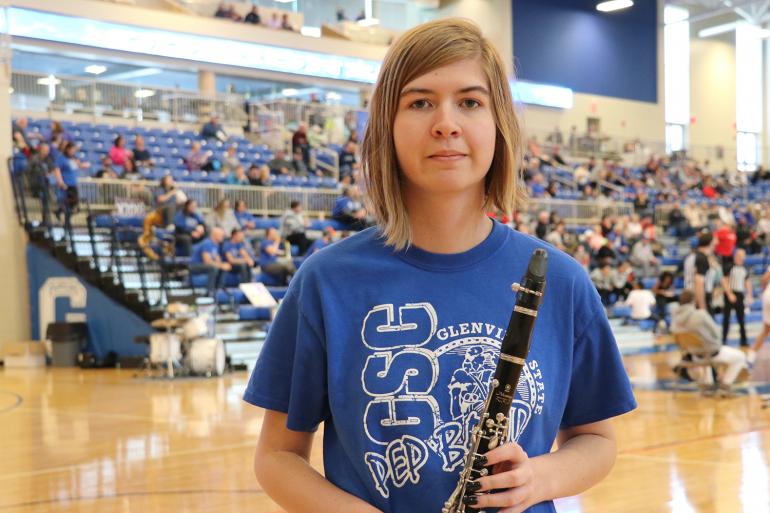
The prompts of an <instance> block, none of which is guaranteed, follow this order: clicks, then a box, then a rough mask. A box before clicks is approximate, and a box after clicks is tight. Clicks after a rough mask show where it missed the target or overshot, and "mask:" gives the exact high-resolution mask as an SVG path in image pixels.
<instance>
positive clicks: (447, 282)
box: [244, 222, 636, 513]
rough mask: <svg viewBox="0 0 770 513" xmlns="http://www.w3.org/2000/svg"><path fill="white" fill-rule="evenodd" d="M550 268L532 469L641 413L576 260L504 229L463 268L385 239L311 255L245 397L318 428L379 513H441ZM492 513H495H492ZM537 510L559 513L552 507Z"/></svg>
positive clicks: (522, 438)
mask: <svg viewBox="0 0 770 513" xmlns="http://www.w3.org/2000/svg"><path fill="white" fill-rule="evenodd" d="M536 248H543V249H545V250H546V251H547V252H548V257H549V260H550V263H549V267H548V273H547V284H546V289H545V295H544V299H543V303H542V306H541V307H540V311H539V314H538V319H537V323H536V324H535V329H534V333H533V336H532V348H531V351H530V354H529V356H528V358H527V365H526V366H525V367H524V369H523V371H522V375H521V379H520V382H519V384H518V388H517V393H516V398H515V401H514V404H513V407H512V412H511V419H512V425H511V436H512V438H514V439H516V440H517V441H518V443H519V444H520V445H521V446H522V447H523V448H524V450H525V451H526V452H527V454H529V456H531V457H534V456H537V455H541V454H545V453H548V452H549V451H550V450H551V447H552V445H553V442H554V439H555V437H556V435H557V432H558V430H559V428H564V427H570V426H577V425H581V424H587V423H591V422H597V421H600V420H603V419H607V418H610V417H614V416H616V415H620V414H622V413H625V412H627V411H630V410H632V409H633V408H635V406H636V402H635V400H634V396H633V394H632V392H631V387H630V384H629V381H628V377H627V375H626V373H625V370H624V368H623V364H622V362H621V359H620V354H619V351H618V349H617V345H616V342H615V339H614V337H613V334H612V331H611V329H610V326H609V323H608V321H607V317H606V315H605V312H604V309H603V307H602V304H601V301H600V299H599V296H598V294H597V292H596V288H595V287H594V286H593V285H592V283H591V281H590V280H589V278H588V276H587V274H586V273H585V271H584V270H583V269H582V268H581V267H580V265H579V264H578V263H577V262H576V261H575V260H574V259H572V258H571V257H570V256H568V255H567V254H565V253H563V252H560V251H558V250H555V249H554V248H553V247H551V246H550V245H548V244H546V243H544V242H542V241H539V240H537V239H535V238H533V237H530V236H527V235H523V234H520V233H518V232H514V231H513V230H511V229H510V228H508V227H506V226H505V225H502V224H500V223H497V222H495V223H494V228H493V230H492V231H491V233H490V235H489V236H488V237H487V238H486V239H485V240H484V241H483V242H482V243H481V244H479V245H478V246H476V247H475V248H473V249H471V250H469V251H467V252H464V253H459V254H451V255H446V254H444V255H441V254H434V253H428V252H426V251H423V250H420V249H419V248H416V247H411V248H409V249H408V250H405V251H400V252H395V251H394V250H393V249H392V248H391V247H387V246H385V245H384V243H383V241H382V239H381V238H380V237H379V232H377V231H376V228H370V229H367V230H364V231H362V232H360V233H359V234H357V235H354V236H352V237H349V238H347V239H344V240H342V241H340V242H337V243H335V244H333V245H331V246H330V247H329V248H328V249H325V250H324V251H321V252H319V253H317V254H315V255H312V256H310V257H309V258H308V259H307V260H306V261H305V262H304V263H303V264H302V267H301V268H300V270H299V272H298V273H297V274H296V275H295V276H294V278H293V279H292V281H291V284H290V286H289V289H288V291H287V294H286V297H285V299H284V301H283V303H282V304H281V306H280V307H279V309H278V312H277V315H276V318H275V320H274V322H273V324H272V326H271V328H270V331H269V333H268V336H267V341H266V343H265V346H264V348H263V350H262V353H261V355H260V357H259V359H258V361H257V364H256V367H255V368H254V372H253V374H252V375H251V379H250V381H249V384H248V387H247V389H246V392H245V394H244V399H245V400H246V401H247V402H249V403H251V404H254V405H257V406H261V407H263V408H268V409H271V410H276V411H281V412H285V413H287V414H288V421H287V427H288V428H289V429H292V430H295V431H306V432H310V431H313V430H315V429H316V428H317V426H318V425H319V424H320V423H321V422H324V423H325V426H324V469H325V474H326V478H327V479H328V480H329V481H331V482H332V483H333V484H335V485H336V486H338V487H340V488H341V489H343V490H345V491H347V492H349V493H351V494H353V495H355V496H357V497H360V498H361V499H363V500H365V501H367V502H368V503H370V504H372V505H373V506H375V507H376V508H378V509H380V510H381V511H383V512H385V513H402V512H405V511H421V512H422V511H424V512H431V511H441V507H442V505H443V502H444V501H445V500H446V499H447V498H448V497H449V495H450V493H451V492H452V491H453V490H454V487H455V485H456V484H457V480H458V477H459V476H458V474H459V472H460V470H461V466H462V463H463V458H464V455H465V452H466V451H467V445H468V432H469V431H470V429H469V428H470V427H471V426H472V425H474V424H475V423H476V421H477V418H478V412H479V411H480V410H481V409H482V408H483V401H484V400H485V398H486V396H487V391H488V387H489V381H490V379H491V377H492V375H493V373H494V369H495V366H496V364H497V359H498V355H499V348H500V341H501V340H502V338H503V336H504V333H505V329H506V327H507V326H508V321H509V319H510V316H511V311H512V308H513V305H514V303H515V295H514V293H513V292H512V291H511V284H512V283H514V282H518V281H520V279H521V277H522V275H523V274H524V271H525V269H526V266H527V263H528V261H529V258H530V256H531V255H532V251H533V250H534V249H536ZM490 511H491V510H490ZM528 511H530V512H538V513H544V512H554V511H555V509H554V506H553V503H552V502H546V503H542V504H539V505H536V506H534V507H532V508H530V509H529V510H528Z"/></svg>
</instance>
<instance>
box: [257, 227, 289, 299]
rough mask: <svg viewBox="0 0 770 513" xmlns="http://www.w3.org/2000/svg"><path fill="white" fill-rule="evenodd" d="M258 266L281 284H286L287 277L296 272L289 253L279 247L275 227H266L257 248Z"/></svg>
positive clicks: (278, 238) (278, 236)
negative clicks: (263, 236)
mask: <svg viewBox="0 0 770 513" xmlns="http://www.w3.org/2000/svg"><path fill="white" fill-rule="evenodd" d="M259 268H260V270H261V271H262V272H263V273H265V274H268V275H270V276H272V277H273V278H275V279H276V280H278V282H279V283H280V284H281V285H288V283H289V278H291V276H292V275H293V274H294V273H295V272H296V268H295V267H294V262H292V260H291V255H287V254H286V252H285V251H284V250H283V249H282V248H281V235H280V234H279V233H278V230H276V229H275V228H272V227H271V228H268V229H267V232H266V233H265V238H264V239H263V240H262V243H261V244H260V248H259Z"/></svg>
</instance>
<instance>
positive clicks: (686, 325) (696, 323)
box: [671, 289, 746, 387]
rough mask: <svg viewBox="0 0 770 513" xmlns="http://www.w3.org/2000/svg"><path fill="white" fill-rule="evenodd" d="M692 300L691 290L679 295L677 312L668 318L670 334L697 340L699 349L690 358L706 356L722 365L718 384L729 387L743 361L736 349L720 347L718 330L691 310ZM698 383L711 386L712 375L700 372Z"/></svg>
mask: <svg viewBox="0 0 770 513" xmlns="http://www.w3.org/2000/svg"><path fill="white" fill-rule="evenodd" d="M694 299H695V294H694V293H693V291H692V290H689V289H685V290H684V291H682V295H681V296H680V298H679V308H677V309H676V310H674V312H673V314H672V315H671V321H672V322H671V332H672V333H675V334H676V333H692V334H694V335H695V336H697V337H698V339H700V341H701V342H702V344H703V345H702V347H701V349H700V351H698V352H697V353H695V354H694V356H695V357H697V356H706V355H709V356H711V358H712V361H713V362H714V363H718V364H724V365H726V366H727V369H726V371H725V372H724V374H723V375H722V378H721V380H720V381H721V384H722V385H724V386H727V387H729V386H730V385H731V384H732V383H733V382H734V381H735V378H737V377H738V374H739V373H740V372H741V369H743V368H744V367H746V357H745V356H744V355H743V352H742V351H741V350H740V349H736V348H734V347H729V346H725V345H722V341H721V337H720V334H719V327H718V326H717V325H716V323H715V322H714V319H712V318H711V317H710V316H709V315H708V313H707V312H706V311H704V310H702V309H698V308H696V307H695V304H694ZM702 380H703V381H704V382H706V383H711V382H712V380H713V375H712V373H711V371H710V370H709V369H706V371H705V372H703V375H702Z"/></svg>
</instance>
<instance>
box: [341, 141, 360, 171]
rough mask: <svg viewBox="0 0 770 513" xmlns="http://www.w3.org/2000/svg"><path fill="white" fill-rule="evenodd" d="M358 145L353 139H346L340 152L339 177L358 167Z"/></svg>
mask: <svg viewBox="0 0 770 513" xmlns="http://www.w3.org/2000/svg"><path fill="white" fill-rule="evenodd" d="M357 152H358V147H357V145H356V143H354V142H353V141H348V142H347V143H346V144H345V146H344V147H343V149H342V151H341V152H340V159H339V163H340V179H343V178H345V177H347V176H350V175H352V174H353V171H355V170H357V169H358V157H356V153H357Z"/></svg>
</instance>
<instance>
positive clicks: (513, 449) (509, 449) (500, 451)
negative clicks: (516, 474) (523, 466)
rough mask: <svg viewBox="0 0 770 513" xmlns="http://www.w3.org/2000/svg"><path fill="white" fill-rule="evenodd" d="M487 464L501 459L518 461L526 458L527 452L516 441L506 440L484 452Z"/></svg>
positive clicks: (492, 463)
mask: <svg viewBox="0 0 770 513" xmlns="http://www.w3.org/2000/svg"><path fill="white" fill-rule="evenodd" d="M484 456H486V457H487V463H486V464H487V465H494V464H495V463H500V462H501V461H510V462H512V463H518V462H520V461H524V460H526V459H527V457H528V456H527V453H526V452H524V449H522V448H521V446H520V445H519V444H517V443H516V442H508V443H507V444H503V445H501V446H500V447H496V448H494V449H492V450H491V451H489V452H488V453H486V454H485V455H484Z"/></svg>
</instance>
